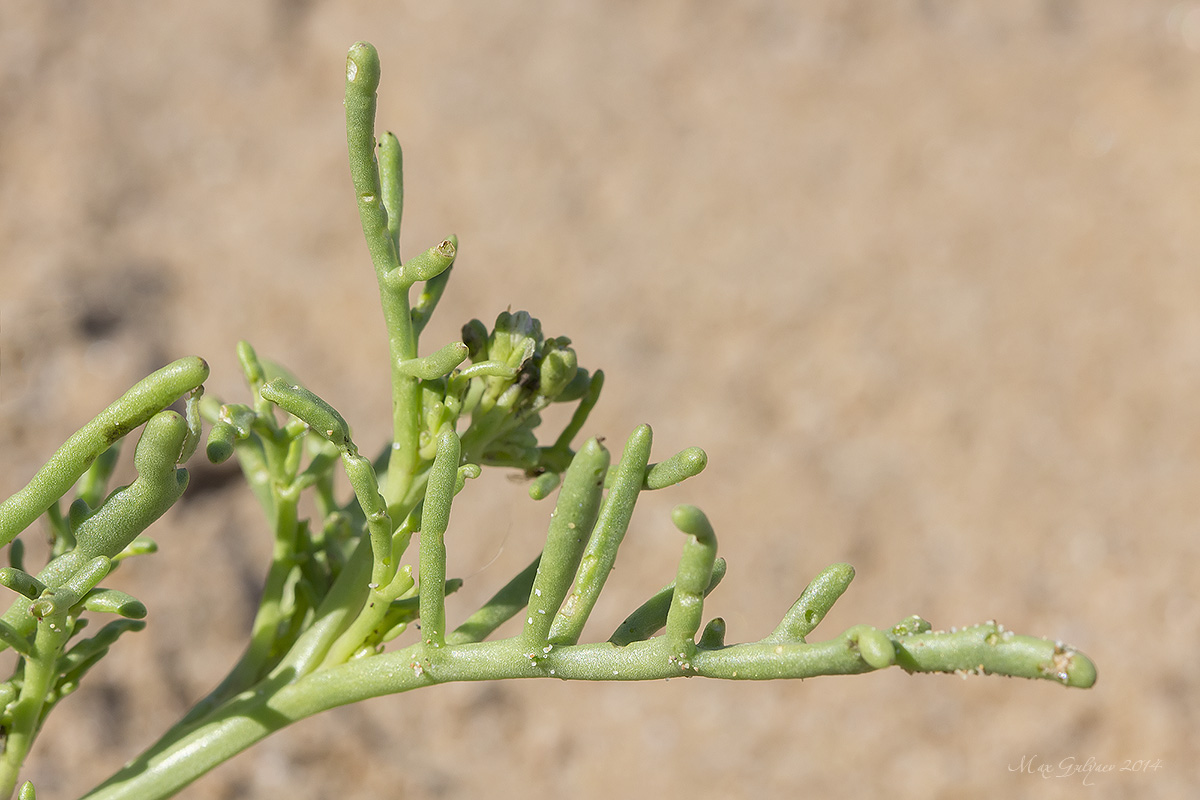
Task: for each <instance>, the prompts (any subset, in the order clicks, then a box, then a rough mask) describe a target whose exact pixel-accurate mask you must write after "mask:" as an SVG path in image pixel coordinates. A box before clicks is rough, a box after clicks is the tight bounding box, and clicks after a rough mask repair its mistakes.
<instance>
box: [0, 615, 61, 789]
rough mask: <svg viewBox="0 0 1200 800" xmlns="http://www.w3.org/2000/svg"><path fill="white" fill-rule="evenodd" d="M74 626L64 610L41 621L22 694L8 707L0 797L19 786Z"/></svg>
mask: <svg viewBox="0 0 1200 800" xmlns="http://www.w3.org/2000/svg"><path fill="white" fill-rule="evenodd" d="M71 628H72V626H71V625H69V624H68V623H67V617H66V614H65V613H62V614H58V615H56V616H55V617H51V618H47V619H45V620H42V621H41V622H39V623H38V626H37V633H36V634H35V635H34V640H33V652H32V654H31V655H30V656H28V657H27V658H26V659H25V679H24V682H23V683H22V685H21V693H20V694H19V695H18V696H17V699H16V702H14V703H13V705H12V707H11V709H10V710H9V714H10V715H11V721H10V723H9V724H8V725H7V726H6V728H7V734H8V735H7V737H6V738H5V740H4V753H3V756H0V797H10V796H12V793H13V789H14V788H15V787H16V785H17V779H18V777H19V773H20V770H21V765H22V764H23V763H24V762H25V756H26V755H27V754H28V753H29V748H30V746H31V745H32V744H33V740H34V738H35V737H36V736H37V732H38V728H39V727H40V726H41V722H42V710H43V708H44V707H45V705H46V699H47V698H48V697H49V696H50V693H51V691H52V690H53V688H54V681H55V679H57V678H58V669H57V666H58V659H59V656H61V655H62V651H63V646H64V645H65V644H66V642H67V639H68V638H69V637H70V634H71Z"/></svg>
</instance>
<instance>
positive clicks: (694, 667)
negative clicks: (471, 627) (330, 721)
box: [83, 623, 1096, 800]
mask: <svg viewBox="0 0 1200 800" xmlns="http://www.w3.org/2000/svg"><path fill="white" fill-rule="evenodd" d="M884 635H885V636H886V637H887V638H888V639H889V640H890V642H891V643H892V645H893V647H894V648H895V653H896V658H895V661H896V663H897V664H898V665H899V666H901V667H902V668H903V669H905V670H907V671H910V672H975V671H981V672H988V673H997V674H1002V675H1012V676H1016V677H1024V678H1045V679H1050V680H1054V681H1057V682H1060V683H1063V684H1064V685H1067V686H1076V687H1084V688H1086V687H1088V686H1091V685H1092V683H1093V682H1094V681H1095V678H1096V672H1095V667H1094V666H1093V665H1092V662H1091V661H1090V660H1088V658H1087V657H1086V656H1084V655H1083V654H1082V653H1079V652H1076V651H1073V650H1070V649H1067V648H1064V647H1062V646H1060V645H1057V644H1055V643H1054V642H1049V641H1046V640H1044V639H1035V638H1033V637H1029V636H1017V635H1014V634H1011V633H1008V632H1007V631H1004V630H1003V628H1001V627H1000V626H999V625H996V624H995V623H985V624H983V625H977V626H974V627H971V628H964V629H962V630H959V631H956V632H953V633H946V632H937V633H933V632H929V633H919V634H913V635H909V636H895V635H893V634H884ZM860 636H861V630H859V629H858V628H853V629H851V630H850V631H847V632H846V633H844V634H842V635H841V636H838V637H837V638H834V639H831V640H829V641H826V642H817V643H801V642H787V643H773V642H756V643H752V644H739V645H731V646H727V647H717V648H712V649H705V648H697V649H696V652H695V654H694V655H693V656H692V657H691V661H690V664H689V665H688V669H687V671H686V672H685V671H683V669H682V668H681V666H680V664H679V663H678V659H677V658H676V657H674V654H673V653H672V652H671V648H670V647H669V646H667V645H668V644H669V642H668V640H667V639H666V638H665V637H661V636H660V637H657V638H655V639H651V640H649V641H642V642H633V643H631V644H629V645H627V646H625V647H614V646H613V645H611V644H609V643H607V642H604V643H599V644H584V645H569V646H562V647H555V648H553V649H552V650H551V651H550V652H542V651H538V652H537V653H536V654H535V653H531V652H528V648H527V647H526V646H525V642H524V641H523V640H522V638H521V637H514V638H510V639H504V640H501V641H496V642H480V643H475V644H461V645H445V646H444V647H442V648H441V652H440V653H439V657H438V659H437V660H436V661H435V662H432V663H431V662H429V661H428V660H426V659H424V657H423V656H424V654H425V646H424V644H423V643H420V642H419V643H417V644H414V645H411V646H409V647H407V648H405V649H403V650H398V651H395V652H390V653H385V654H383V655H379V656H373V657H369V658H362V659H356V660H354V661H351V662H348V663H346V664H343V665H341V666H338V667H334V668H331V669H326V670H320V671H318V672H314V673H312V674H311V675H309V676H308V677H305V678H303V679H301V680H300V681H298V682H296V683H294V684H291V685H285V686H278V687H263V688H262V690H261V691H256V692H254V693H252V694H246V695H243V696H242V697H240V698H238V699H236V700H234V701H232V702H230V703H229V704H227V705H226V706H225V707H224V708H222V709H221V710H220V711H219V712H218V713H215V714H213V715H212V717H211V718H210V719H209V720H208V721H206V723H205V724H204V725H203V726H201V727H198V728H196V729H195V730H191V731H182V732H180V733H179V735H177V736H174V737H172V738H170V739H166V740H163V741H161V742H159V743H158V744H157V745H155V746H154V747H153V748H151V749H150V750H148V751H147V752H146V753H144V754H143V755H141V756H139V757H138V758H136V759H134V760H133V761H132V762H131V763H130V764H129V765H128V766H126V767H124V768H123V769H122V770H120V771H119V772H118V773H116V774H115V775H113V776H112V777H111V778H109V779H108V780H107V781H105V782H104V783H103V784H102V785H101V786H99V787H97V788H96V789H95V790H94V791H93V792H91V793H90V794H88V795H86V796H85V797H84V798H83V800H160V798H166V797H170V796H171V795H173V794H174V793H175V792H177V791H179V790H180V789H182V788H183V787H184V786H187V785H188V784H189V783H191V782H192V781H194V780H195V779H196V778H198V777H200V776H201V775H203V774H204V773H205V772H207V771H208V770H210V769H212V768H213V767H215V766H217V765H218V764H220V763H222V762H223V761H225V760H227V759H229V758H232V757H233V756H234V755H236V754H237V753H239V752H241V751H242V750H245V749H246V748H247V747H249V746H250V745H252V744H254V743H255V742H257V741H259V740H261V739H263V738H264V737H266V736H268V735H269V734H271V733H273V732H274V731H276V730H279V729H280V728H283V727H285V726H287V725H289V724H291V723H292V722H295V721H297V720H300V719H303V718H305V717H309V716H312V715H313V714H317V713H320V712H321V711H325V710H327V709H330V708H336V707H338V706H342V705H347V704H350V703H356V702H359V701H362V700H366V699H369V698H372V697H379V696H382V695H390V694H398V693H401V692H406V691H409V690H411V689H417V688H421V687H424V686H432V685H435V684H439V683H451V682H457V681H482V680H502V679H511V678H539V677H554V678H559V679H562V680H592V681H600V680H604V681H616V680H620V681H645V680H661V679H664V678H673V677H679V676H680V675H685V674H686V675H696V676H701V677H709V678H723V679H729V680H773V679H776V678H814V677H817V676H820V675H852V674H858V673H863V672H870V671H872V670H874V669H876V667H875V666H873V665H872V663H870V661H868V660H867V659H865V658H864V656H863V654H862V653H860V652H859V649H858V638H859V637H860Z"/></svg>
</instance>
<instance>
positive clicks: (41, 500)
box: [0, 356, 208, 547]
mask: <svg viewBox="0 0 1200 800" xmlns="http://www.w3.org/2000/svg"><path fill="white" fill-rule="evenodd" d="M207 377H208V364H207V363H206V362H205V361H204V359H202V358H198V357H195V356H192V357H189V358H181V359H179V360H178V361H175V362H172V363H170V364H168V365H167V366H165V367H163V368H162V369H160V370H158V371H157V372H154V373H152V374H150V375H148V376H147V377H145V378H143V379H142V380H140V381H138V382H137V383H136V384H134V386H133V387H132V388H131V389H130V390H129V391H128V392H126V393H125V394H124V395H122V396H121V398H120V399H119V400H117V401H116V402H115V403H113V404H112V405H110V406H109V407H108V408H106V409H104V410H103V411H101V412H100V413H99V414H97V415H96V417H95V418H94V419H92V421H91V422H89V423H87V424H86V425H84V426H83V427H82V428H80V429H79V430H78V431H76V432H75V434H74V435H72V436H71V438H70V439H67V441H66V442H64V443H63V446H62V447H60V448H58V452H56V453H55V454H54V455H53V456H51V457H50V460H49V461H47V462H46V465H45V466H43V467H42V468H41V469H40V470H38V473H37V474H36V475H34V476H33V479H32V480H31V481H29V483H28V485H26V486H25V487H24V488H22V489H21V490H20V491H18V492H17V493H16V494H14V495H13V496H12V497H10V498H8V499H7V500H5V501H4V502H3V503H0V547H2V546H4V545H6V544H8V543H9V542H11V541H12V540H13V539H14V538H16V536H17V534H19V533H20V532H21V531H23V530H25V529H26V528H28V527H29V526H30V525H31V524H32V523H33V521H34V520H35V519H37V518H38V517H39V516H41V514H42V512H44V511H45V510H46V509H48V508H49V507H50V506H51V504H53V503H54V501H56V500H58V499H59V498H60V497H62V496H63V495H65V494H66V493H67V491H68V490H69V489H70V488H71V487H72V486H73V485H75V481H77V480H79V478H80V476H81V475H83V474H84V472H85V471H87V468H88V467H89V466H90V465H91V463H92V462H93V461H95V460H96V459H97V458H98V457H99V456H100V455H101V454H102V453H103V452H104V451H105V450H107V449H108V448H109V447H111V446H112V445H113V444H114V443H116V442H117V441H118V440H120V439H121V438H122V437H123V436H125V435H126V434H127V433H129V432H130V431H132V430H133V429H134V428H137V427H138V426H139V425H142V424H143V423H145V422H146V421H147V420H149V419H150V418H151V417H153V416H154V415H155V414H157V413H158V412H160V411H162V410H163V409H165V408H166V407H167V406H169V405H171V404H172V403H174V402H175V401H176V400H178V399H179V398H180V397H183V396H184V395H185V394H187V393H188V392H190V391H192V390H193V389H195V388H196V387H198V386H199V385H200V384H202V383H204V380H205V379H206V378H207Z"/></svg>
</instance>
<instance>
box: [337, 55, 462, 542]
mask: <svg viewBox="0 0 1200 800" xmlns="http://www.w3.org/2000/svg"><path fill="white" fill-rule="evenodd" d="M378 88H379V54H378V53H377V52H376V50H375V48H374V47H373V46H372V45H370V44H368V43H366V42H358V43H356V44H355V45H354V46H353V47H351V48H350V52H349V54H348V55H347V57H346V142H347V145H348V149H349V152H350V176H351V178H352V180H353V182H354V193H355V197H356V198H357V201H358V215H359V219H360V220H361V222H362V229H363V235H364V237H365V238H366V240H367V249H368V250H369V251H370V254H371V261H372V263H373V264H374V265H375V277H376V280H377V281H378V283H379V296H380V300H381V302H382V305H383V316H384V321H385V322H386V324H387V330H388V344H389V349H390V354H391V364H392V428H393V431H392V434H393V440H392V451H391V455H390V456H389V458H388V469H387V481H386V482H385V484H384V487H383V496H384V499H385V501H386V502H387V506H388V511H389V512H390V513H391V515H392V519H395V520H400V519H403V518H404V517H405V516H406V515H407V513H408V510H409V509H408V508H404V506H405V505H408V504H410V503H411V502H414V500H415V499H414V498H410V497H409V493H410V489H412V488H413V486H412V484H413V481H414V479H415V478H416V473H417V471H418V467H419V457H418V453H417V451H418V447H419V444H420V442H419V441H418V431H419V430H420V411H421V402H420V399H421V398H420V383H419V379H418V378H417V377H416V376H415V375H413V374H411V372H410V371H406V369H405V368H404V366H403V365H404V364H405V363H406V362H411V361H412V360H414V359H416V358H417V331H416V328H415V327H414V325H413V319H412V309H411V306H410V304H409V289H410V288H411V287H412V285H413V283H415V282H416V281H417V280H430V279H431V278H435V277H437V276H438V275H439V274H441V273H442V272H444V271H445V270H446V269H448V268H449V267H450V265H451V264H452V263H453V261H454V257H455V254H456V252H457V241H456V240H455V239H454V238H453V237H450V238H448V239H446V240H445V241H444V242H442V243H441V244H440V245H438V246H437V247H434V248H430V249H429V250H427V251H426V252H425V253H422V254H421V255H419V256H416V257H415V258H413V259H412V262H413V263H411V264H405V265H403V266H402V265H401V263H400V255H399V252H398V247H399V241H400V217H401V213H402V211H403V205H404V189H403V184H402V182H401V181H402V179H401V175H400V166H401V161H402V156H401V152H400V145H399V143H398V142H397V141H396V137H395V136H392V135H390V134H385V136H384V138H383V142H382V144H383V165H384V166H385V167H386V169H385V170H384V171H383V172H382V173H381V172H380V168H379V167H380V165H379V163H378V161H377V160H376V158H375V105H376V91H377V90H378ZM381 178H382V181H381ZM465 355H466V354H465V352H464V353H463V356H464V357H465ZM459 360H460V361H461V360H462V359H459Z"/></svg>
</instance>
